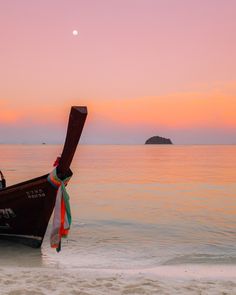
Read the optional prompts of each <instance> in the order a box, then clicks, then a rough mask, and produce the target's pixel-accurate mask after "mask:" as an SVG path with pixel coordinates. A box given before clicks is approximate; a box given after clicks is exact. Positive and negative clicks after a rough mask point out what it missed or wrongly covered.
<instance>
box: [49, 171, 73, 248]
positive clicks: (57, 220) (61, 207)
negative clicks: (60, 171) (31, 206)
mask: <svg viewBox="0 0 236 295" xmlns="http://www.w3.org/2000/svg"><path fill="white" fill-rule="evenodd" d="M70 178H71V177H67V178H66V179H64V180H61V179H60V178H59V177H58V176H57V171H56V168H55V169H54V170H53V171H52V172H51V173H50V174H49V175H48V178H47V180H48V181H49V182H50V183H51V184H52V185H53V186H54V187H55V188H57V196H56V203H55V208H54V216H53V224H52V231H51V237H50V243H51V247H52V248H56V250H57V252H60V251H61V238H66V237H67V235H68V233H69V230H70V225H71V210H70V203H69V195H68V193H67V191H66V185H67V183H68V182H69V180H70Z"/></svg>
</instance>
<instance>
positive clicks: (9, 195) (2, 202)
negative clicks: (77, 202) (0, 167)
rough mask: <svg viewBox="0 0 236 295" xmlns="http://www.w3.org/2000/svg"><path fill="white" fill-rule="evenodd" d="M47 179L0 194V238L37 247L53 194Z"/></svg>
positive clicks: (39, 244) (15, 186)
mask: <svg viewBox="0 0 236 295" xmlns="http://www.w3.org/2000/svg"><path fill="white" fill-rule="evenodd" d="M47 176H48V175H43V176H41V177H38V178H35V179H32V180H29V181H26V182H22V183H19V184H17V185H13V186H10V187H7V188H5V189H3V190H1V191H0V238H2V239H7V240H13V241H16V242H20V243H23V244H27V245H29V246H31V247H36V248H38V247H40V246H41V244H42V241H43V238H44V235H45V232H46V230H47V226H48V222H49V219H50V217H51V215H52V211H53V208H54V205H55V200H56V193H57V190H56V188H54V187H53V186H52V185H51V184H50V183H49V182H48V180H47Z"/></svg>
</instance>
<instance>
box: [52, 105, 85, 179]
mask: <svg viewBox="0 0 236 295" xmlns="http://www.w3.org/2000/svg"><path fill="white" fill-rule="evenodd" d="M87 113H88V112H87V107H85V106H72V107H71V111H70V116H69V122H68V127H67V134H66V139H65V144H64V148H63V151H62V155H61V158H60V161H59V164H58V166H57V172H58V175H60V177H64V176H66V175H67V173H68V171H69V170H70V165H71V162H72V160H73V157H74V154H75V151H76V148H77V145H78V142H79V139H80V136H81V133H82V130H83V127H84V123H85V120H86V117H87Z"/></svg>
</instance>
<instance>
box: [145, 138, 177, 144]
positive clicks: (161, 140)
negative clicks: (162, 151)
mask: <svg viewBox="0 0 236 295" xmlns="http://www.w3.org/2000/svg"><path fill="white" fill-rule="evenodd" d="M145 144H172V141H171V140H170V139H169V138H164V137H161V136H153V137H150V138H149V139H148V140H146V142H145Z"/></svg>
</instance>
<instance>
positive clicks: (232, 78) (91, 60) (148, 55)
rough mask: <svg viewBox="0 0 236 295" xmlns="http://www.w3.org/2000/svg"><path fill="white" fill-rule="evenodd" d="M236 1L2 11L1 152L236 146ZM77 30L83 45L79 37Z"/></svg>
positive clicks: (9, 4) (126, 1)
mask: <svg viewBox="0 0 236 295" xmlns="http://www.w3.org/2000/svg"><path fill="white" fill-rule="evenodd" d="M235 11H236V1H234V0H232V1H231V0H227V1H225V0H198V1H197V0H196V1H195V0H99V1H98V0H86V1H85V0H83V1H81V0H49V1H48V0H47V1H46V0H40V1H32V0H20V1H18V0H12V1H1V3H0V38H1V39H0V65H1V70H0V81H1V82H0V83H1V84H0V85H1V86H0V132H1V134H2V136H1V140H0V143H1V142H9V143H31V142H32V143H41V142H48V143H51V142H52V143H57V142H61V141H62V140H63V138H64V132H65V128H66V120H67V115H68V112H69V108H70V106H71V105H72V104H73V105H88V107H89V118H88V121H87V124H86V128H85V130H84V134H83V142H84V143H129V144H131V143H140V144H142V143H143V142H144V141H145V139H146V138H148V137H149V136H152V135H161V136H165V137H171V138H172V140H173V141H174V142H175V143H179V144H181V143H183V144H186V143H189V144H192V143H229V144H231V143H236V116H235V110H236V54H235V52H236V34H235V32H236V18H235ZM74 29H77V30H78V31H79V35H78V36H76V37H75V36H73V34H72V31H73V30H74Z"/></svg>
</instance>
